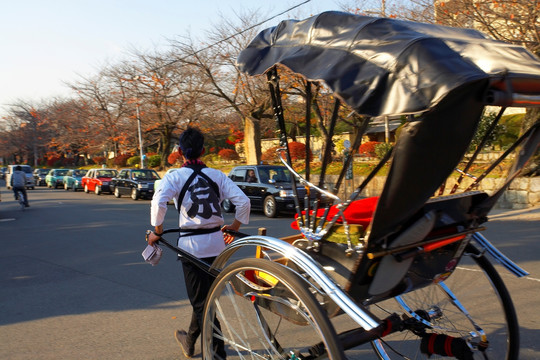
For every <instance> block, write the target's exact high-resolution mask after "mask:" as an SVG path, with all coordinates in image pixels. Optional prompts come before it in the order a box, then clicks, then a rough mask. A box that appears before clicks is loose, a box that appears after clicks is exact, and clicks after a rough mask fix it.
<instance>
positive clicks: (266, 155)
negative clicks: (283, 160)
mask: <svg viewBox="0 0 540 360" xmlns="http://www.w3.org/2000/svg"><path fill="white" fill-rule="evenodd" d="M277 149H279V146H274V147H271V148H270V149H268V150H266V151H265V152H263V153H262V156H261V160H262V161H268V162H272V161H277V160H278V157H277V152H276V150H277Z"/></svg>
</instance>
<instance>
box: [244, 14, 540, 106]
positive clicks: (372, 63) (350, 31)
mask: <svg viewBox="0 0 540 360" xmlns="http://www.w3.org/2000/svg"><path fill="white" fill-rule="evenodd" d="M237 63H238V66H239V68H240V69H241V70H242V71H244V72H246V73H248V74H249V75H257V74H263V73H264V72H266V71H267V70H268V69H270V68H271V67H272V66H274V65H275V64H282V65H284V66H286V67H288V68H289V69H291V70H292V71H293V72H295V73H298V74H301V75H303V76H304V77H306V78H307V79H309V80H322V81H324V82H325V83H326V84H327V85H328V86H329V87H330V88H331V89H332V91H333V92H334V94H335V95H337V96H339V97H340V98H341V99H342V100H343V101H345V102H346V103H347V104H348V105H349V106H351V107H352V108H353V109H355V110H356V111H357V112H358V113H359V114H365V115H370V116H379V115H391V114H403V113H415V112H420V111H424V110H426V109H429V108H431V107H433V106H434V105H436V104H437V103H438V102H439V101H440V100H441V99H442V98H444V96H446V95H447V94H448V93H449V92H451V91H452V90H453V89H456V88H457V87H459V86H461V85H463V84H467V83H471V82H475V81H478V80H481V79H489V81H490V87H493V88H498V89H501V90H504V91H507V90H508V91H510V92H512V93H522V94H539V93H540V60H539V59H538V58H537V57H536V56H535V55H533V54H532V53H530V52H529V51H528V50H526V49H525V48H523V47H520V46H516V45H511V44H508V43H505V42H501V41H496V40H493V39H490V38H488V37H487V36H485V35H484V34H482V33H481V32H479V31H476V30H473V29H460V28H451V27H445V26H440V25H433V24H424V23H416V22H411V21H403V20H397V19H389V18H375V17H368V16H359V15H354V14H349V13H342V12H324V13H321V14H319V15H316V16H313V17H310V18H308V19H306V20H302V21H299V20H286V21H282V22H281V23H280V24H279V25H278V26H276V27H272V28H268V29H266V30H264V31H262V32H261V33H259V35H258V36H257V37H256V38H255V39H254V40H253V41H252V42H251V44H250V45H249V46H248V47H247V48H246V49H245V50H243V51H242V52H241V54H240V56H239V57H238V61H237ZM516 105H518V104H516Z"/></svg>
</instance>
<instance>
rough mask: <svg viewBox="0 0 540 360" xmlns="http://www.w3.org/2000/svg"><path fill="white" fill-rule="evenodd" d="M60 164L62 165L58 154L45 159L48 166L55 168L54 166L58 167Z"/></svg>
mask: <svg viewBox="0 0 540 360" xmlns="http://www.w3.org/2000/svg"><path fill="white" fill-rule="evenodd" d="M61 165H62V159H61V158H60V156H50V157H49V158H48V159H47V166H48V167H52V168H56V167H60V166H61Z"/></svg>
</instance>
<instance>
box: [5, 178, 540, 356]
mask: <svg viewBox="0 0 540 360" xmlns="http://www.w3.org/2000/svg"><path fill="white" fill-rule="evenodd" d="M0 186H1V187H0V191H1V192H2V202H0V231H1V234H2V235H0V248H1V252H0V289H1V290H0V359H10V360H11V359H128V358H129V359H178V358H182V355H181V352H180V351H179V348H178V347H177V344H176V342H175V340H174V338H173V332H174V330H176V329H177V328H184V327H186V326H187V325H188V323H189V317H190V307H189V304H188V301H187V296H186V294H185V289H184V285H183V283H182V274H181V268H180V263H179V262H177V261H176V255H175V254H174V253H173V252H171V251H168V250H166V251H165V253H164V256H163V258H162V260H161V262H160V263H159V265H158V266H155V267H152V266H150V265H148V264H146V263H144V261H143V259H142V256H141V252H142V251H143V249H144V247H145V246H146V243H145V241H144V232H145V230H146V229H148V228H149V223H148V219H149V205H150V202H149V201H147V200H139V201H133V200H131V199H130V198H126V197H123V198H121V199H116V198H114V196H111V195H101V196H96V195H94V194H84V193H82V192H77V193H73V192H71V191H70V192H66V191H64V190H52V189H46V188H36V190H29V191H28V194H29V199H30V204H31V207H30V208H29V209H27V211H24V212H22V211H20V209H19V208H18V207H17V203H16V202H15V201H14V200H13V197H12V194H11V192H10V191H7V190H6V188H5V187H4V186H3V183H0ZM226 218H227V219H228V220H230V219H231V216H230V215H227V216H226ZM539 220H540V211H538V210H535V211H525V212H524V211H520V212H500V211H499V212H496V213H495V214H494V215H493V217H492V221H490V222H489V223H488V226H489V228H488V230H487V231H486V232H485V235H486V236H487V237H488V238H489V239H490V240H492V242H493V243H494V244H496V245H497V246H498V247H499V248H500V249H501V250H502V251H503V252H504V253H505V254H506V255H508V256H509V257H510V258H512V259H513V260H515V261H516V262H517V263H518V264H519V265H520V266H522V267H524V268H525V269H526V270H528V271H529V272H530V275H529V276H528V277H527V278H522V279H517V278H515V277H513V276H512V275H510V274H509V273H508V272H506V271H504V270H501V273H502V275H503V277H504V279H505V281H506V284H507V286H508V287H509V289H510V291H511V292H512V296H513V299H514V302H515V305H516V309H517V312H518V316H519V320H520V327H521V337H522V341H521V356H520V359H531V360H532V359H538V358H540V345H539V344H538V341H537V339H538V338H540V331H539V329H540V314H539V313H540V311H539V310H540V304H539V300H538V295H539V294H540V261H539V258H540V251H539V250H540V242H539V241H538V238H539V235H538V234H539V230H540V226H539V224H540V223H539ZM290 222H291V218H289V217H283V218H278V219H267V218H265V217H264V216H263V215H262V214H257V213H254V214H252V217H251V223H250V225H249V226H245V227H243V228H242V231H244V232H246V233H251V234H255V233H257V229H258V228H259V227H266V228H267V229H268V235H270V236H274V237H282V236H286V235H291V234H294V230H292V229H291V228H290V226H289V224H290ZM176 225H177V224H176V215H175V209H174V207H170V208H169V213H168V215H167V220H166V224H165V227H171V228H173V227H176ZM357 353H358V354H359V355H363V356H362V359H374V356H373V355H371V354H369V353H368V350H367V349H364V350H362V349H360V350H359V351H358V352H357ZM364 355H365V356H364Z"/></svg>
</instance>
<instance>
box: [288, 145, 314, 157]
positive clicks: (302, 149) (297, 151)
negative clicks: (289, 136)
mask: <svg viewBox="0 0 540 360" xmlns="http://www.w3.org/2000/svg"><path fill="white" fill-rule="evenodd" d="M289 152H290V153H291V160H292V161H297V160H305V159H306V145H305V144H302V143H301V142H297V141H292V142H290V143H289ZM312 158H313V154H312V153H311V152H310V154H309V160H310V161H311V160H312Z"/></svg>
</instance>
